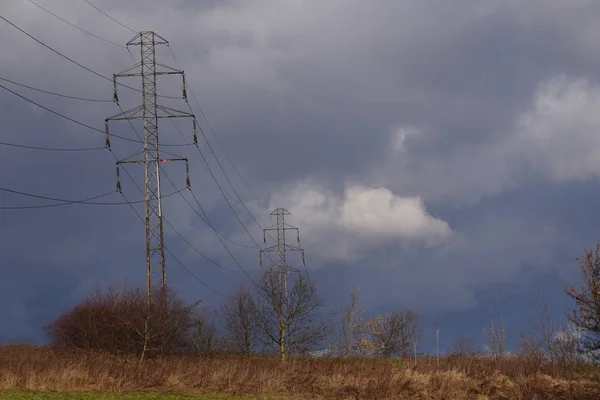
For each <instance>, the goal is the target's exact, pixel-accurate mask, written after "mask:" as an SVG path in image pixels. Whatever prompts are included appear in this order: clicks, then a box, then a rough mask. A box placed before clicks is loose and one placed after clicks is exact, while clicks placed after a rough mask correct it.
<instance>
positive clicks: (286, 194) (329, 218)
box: [271, 182, 452, 260]
mask: <svg viewBox="0 0 600 400" xmlns="http://www.w3.org/2000/svg"><path fill="white" fill-rule="evenodd" d="M271 204H272V207H276V206H277V205H278V204H286V208H287V209H288V211H290V212H291V213H292V219H293V220H294V221H299V222H301V228H302V235H301V236H302V238H303V242H304V243H305V244H306V245H307V247H309V246H310V247H311V252H317V253H318V254H319V256H320V258H322V259H339V260H352V259H355V258H357V257H360V255H361V252H363V251H367V250H369V249H372V248H373V247H376V246H381V245H385V244H387V243H391V242H394V241H396V242H398V243H408V242H411V243H421V244H425V245H435V244H439V243H441V242H443V241H444V240H446V239H447V238H448V237H449V236H450V235H451V233H452V230H451V228H450V226H449V225H448V223H446V222H444V221H442V220H440V219H437V218H434V217H432V216H431V215H429V214H428V213H427V209H426V207H425V204H424V203H423V201H422V200H421V199H420V198H419V197H402V196H398V195H396V194H394V193H392V192H391V191H390V190H389V189H386V188H369V187H365V186H358V185H355V186H349V187H347V188H346V190H345V192H344V194H343V196H337V195H335V194H334V193H333V192H331V191H329V190H327V189H325V188H323V187H321V186H319V185H315V184H310V183H306V182H304V183H298V184H296V185H294V186H291V187H288V188H286V189H284V190H283V191H282V192H281V193H279V194H277V195H276V196H274V197H273V198H272V200H271Z"/></svg>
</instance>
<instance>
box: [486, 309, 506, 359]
mask: <svg viewBox="0 0 600 400" xmlns="http://www.w3.org/2000/svg"><path fill="white" fill-rule="evenodd" d="M485 334H486V338H487V347H488V352H489V354H491V355H492V356H493V357H494V358H496V359H499V358H501V357H502V356H504V354H505V353H506V327H505V326H504V322H502V320H500V321H499V322H496V321H495V320H494V317H493V316H492V317H491V318H490V323H489V324H488V326H487V327H486V328H485Z"/></svg>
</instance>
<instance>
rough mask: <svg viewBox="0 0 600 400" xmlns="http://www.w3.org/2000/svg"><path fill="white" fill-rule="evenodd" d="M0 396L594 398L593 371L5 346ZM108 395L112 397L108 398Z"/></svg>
mask: <svg viewBox="0 0 600 400" xmlns="http://www.w3.org/2000/svg"><path fill="white" fill-rule="evenodd" d="M0 390H1V391H2V392H0V399H2V398H6V399H13V398H14V399H24V398H40V399H51V398H52V399H66V398H69V399H70V398H89V399H108V398H115V399H118V398H123V399H126V398H127V399H144V398H146V397H147V398H148V399H151V398H168V397H166V396H167V395H176V394H177V395H194V396H209V397H203V398H205V399H207V398H213V397H210V396H215V397H214V398H219V396H220V397H223V396H229V397H231V398H242V397H245V398H272V399H454V400H460V399H478V400H484V399H527V400H532V399H574V400H575V399H577V400H585V399H590V400H592V399H599V398H600V370H598V369H597V368H593V367H584V366H581V367H560V366H552V365H545V364H542V363H540V362H538V361H536V360H533V359H527V358H509V359H502V360H498V361H495V360H490V359H481V358H445V359H442V360H440V363H439V365H438V363H437V362H436V360H431V359H423V360H417V361H416V362H415V361H404V362H401V361H394V360H388V361H385V360H338V359H302V360H301V359H292V360H289V361H287V362H285V363H281V362H278V361H277V360H274V359H269V358H264V357H256V358H246V357H224V356H223V357H214V358H199V357H193V356H176V357H175V356H174V357H166V358H160V359H153V360H148V361H146V362H144V363H142V364H139V363H138V361H137V359H135V358H124V357H114V356H110V355H106V354H99V353H90V352H74V351H60V350H52V349H47V348H36V347H3V348H0ZM23 391H36V392H39V393H40V394H39V396H37V397H23V396H28V394H29V395H30V396H32V394H31V393H32V392H23ZM49 391H53V392H62V393H74V392H80V393H81V395H80V396H79V397H77V396H74V397H44V396H45V395H43V394H42V393H43V392H49ZM84 392H86V394H84ZM90 392H91V393H92V394H90ZM93 393H97V395H94V394H93ZM107 393H108V394H110V393H114V394H115V395H114V396H108V397H106V396H107V395H106V394H107ZM118 393H126V394H129V396H128V397H127V396H126V397H120V396H118V395H116V394H118ZM157 394H161V395H160V396H157ZM3 396H4V397H3ZM88 396H91V397H88ZM98 396H101V397H98ZM175 398H177V397H174V399H175ZM193 398H194V397H192V398H191V399H193Z"/></svg>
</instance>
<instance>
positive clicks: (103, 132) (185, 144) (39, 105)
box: [0, 16, 189, 147]
mask: <svg viewBox="0 0 600 400" xmlns="http://www.w3.org/2000/svg"><path fill="white" fill-rule="evenodd" d="M0 18H2V16H0ZM0 88H2V89H4V90H6V91H7V92H10V93H12V94H14V95H15V96H18V97H20V98H22V99H23V100H25V101H27V102H29V103H32V104H35V105H36V106H38V107H40V108H42V109H44V110H46V111H48V112H51V113H52V114H54V115H57V116H59V117H61V118H64V119H66V120H68V121H71V122H73V123H75V124H77V125H81V126H83V127H85V128H88V129H90V130H92V131H95V132H99V133H102V134H103V135H106V132H105V131H102V130H100V129H98V128H94V127H93V126H91V125H87V124H86V123H83V122H81V121H78V120H76V119H73V118H71V117H68V116H66V115H64V114H61V113H59V112H58V111H54V110H52V109H51V108H48V107H46V106H43V105H41V104H40V103H37V102H35V101H33V100H31V99H29V98H27V97H25V96H23V95H22V94H19V93H17V92H15V91H13V90H10V89H9V88H7V87H6V86H4V85H1V84H0ZM110 136H111V137H116V138H119V139H122V140H126V141H129V142H134V143H143V142H142V141H140V140H135V139H130V138H128V137H125V136H119V135H114V134H112V133H111V135H110ZM161 146H171V147H173V146H189V144H188V143H184V144H161Z"/></svg>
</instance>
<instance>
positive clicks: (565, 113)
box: [513, 76, 600, 181]
mask: <svg viewBox="0 0 600 400" xmlns="http://www.w3.org/2000/svg"><path fill="white" fill-rule="evenodd" d="M599 109H600V86H599V85H597V84H592V83H591V82H590V81H588V80H586V79H582V78H579V79H571V78H569V77H567V76H559V77H555V78H553V79H551V80H549V81H547V82H545V83H543V84H542V85H541V86H540V88H539V90H538V91H537V93H536V95H535V100H534V104H533V107H532V108H531V109H530V110H528V111H526V112H525V113H523V114H522V115H521V116H520V118H519V120H518V122H517V131H516V135H515V138H514V140H515V143H514V146H513V150H514V151H515V152H522V153H523V156H524V157H526V158H527V159H529V160H530V161H531V163H532V165H533V167H534V168H535V169H536V170H537V171H538V172H540V173H541V174H543V175H544V176H545V177H547V178H549V179H553V180H557V181H570V180H585V179H588V178H591V177H594V176H597V175H598V173H600V135H599V132H600V113H598V110H599Z"/></svg>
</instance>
